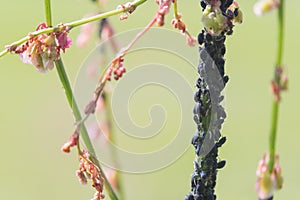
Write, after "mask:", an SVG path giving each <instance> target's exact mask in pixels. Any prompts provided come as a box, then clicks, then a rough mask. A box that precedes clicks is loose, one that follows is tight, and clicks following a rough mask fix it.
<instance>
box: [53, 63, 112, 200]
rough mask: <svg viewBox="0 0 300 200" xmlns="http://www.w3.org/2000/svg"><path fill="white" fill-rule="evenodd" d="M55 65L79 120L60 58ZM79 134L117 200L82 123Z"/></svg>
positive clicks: (108, 190) (107, 187)
mask: <svg viewBox="0 0 300 200" xmlns="http://www.w3.org/2000/svg"><path fill="white" fill-rule="evenodd" d="M55 65H56V69H57V73H58V75H59V79H60V81H61V83H62V85H63V88H64V89H65V94H66V97H67V101H68V103H69V106H70V107H71V109H72V111H73V115H74V117H75V120H76V121H81V119H82V117H81V114H80V111H79V108H78V105H77V103H76V100H75V98H74V94H73V91H72V88H71V85H70V82H69V79H68V76H67V73H66V71H65V68H64V64H63V62H62V60H61V59H59V60H57V61H55ZM80 135H81V138H82V140H83V142H84V144H85V146H86V148H87V149H88V151H89V153H90V154H91V155H92V156H93V158H95V160H94V162H95V164H96V165H97V167H98V168H99V169H100V172H101V174H102V175H103V178H104V180H105V182H104V185H105V188H106V190H107V193H108V195H109V197H110V198H111V199H112V200H118V197H117V195H116V193H115V192H114V190H113V188H112V186H111V185H110V183H109V181H108V179H107V177H106V176H105V174H104V171H103V170H102V168H101V166H100V163H99V161H98V159H97V157H96V153H95V149H94V147H93V145H92V143H91V140H90V137H89V135H88V132H87V129H86V127H85V125H84V123H82V124H81V130H80Z"/></svg>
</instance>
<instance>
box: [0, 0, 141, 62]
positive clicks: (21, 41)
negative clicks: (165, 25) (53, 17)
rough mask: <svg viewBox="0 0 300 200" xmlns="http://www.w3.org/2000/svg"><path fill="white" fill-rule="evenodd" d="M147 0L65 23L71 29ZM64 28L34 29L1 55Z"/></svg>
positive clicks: (0, 53) (9, 46) (131, 7)
mask: <svg viewBox="0 0 300 200" xmlns="http://www.w3.org/2000/svg"><path fill="white" fill-rule="evenodd" d="M146 1H147V0H135V1H133V2H132V3H129V4H126V5H127V7H126V6H120V7H118V8H116V9H115V10H112V11H108V12H105V13H101V14H98V15H95V16H92V17H87V18H84V19H80V20H76V21H73V22H69V23H65V24H64V25H65V26H67V27H69V30H70V29H72V28H74V27H77V26H81V25H83V24H87V23H90V22H93V21H97V20H100V19H103V18H108V17H111V16H114V15H118V14H121V13H123V12H127V11H128V9H131V10H134V9H135V8H136V7H138V6H140V5H141V4H143V3H145V2H146ZM45 2H47V1H46V0H45ZM47 21H48V20H47ZM63 28H64V26H61V25H60V24H59V25H56V26H55V27H49V28H45V29H42V30H38V31H34V32H32V33H30V34H29V35H28V36H26V37H23V38H21V39H20V40H18V41H15V42H13V43H11V44H10V45H7V46H6V49H5V50H3V51H1V52H0V57H2V56H4V55H6V54H7V53H9V52H10V49H13V48H15V47H17V46H19V45H21V44H23V43H24V42H27V41H28V40H29V39H30V38H32V37H34V36H38V35H41V34H48V33H52V32H55V31H60V30H62V29H63Z"/></svg>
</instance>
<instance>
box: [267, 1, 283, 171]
mask: <svg viewBox="0 0 300 200" xmlns="http://www.w3.org/2000/svg"><path fill="white" fill-rule="evenodd" d="M277 45H278V47H277V58H276V66H275V73H274V79H273V81H274V83H275V84H277V85H280V81H281V79H280V77H278V76H277V74H276V71H277V70H278V69H279V68H281V67H282V57H283V45H284V0H281V1H280V4H279V7H278V44H277ZM279 103H280V102H279V101H278V100H276V99H274V100H273V107H272V119H271V120H272V121H271V131H270V142H269V145H270V146H269V152H270V160H269V163H268V170H269V172H270V173H272V171H273V167H274V163H275V152H276V136H277V126H278V115H279Z"/></svg>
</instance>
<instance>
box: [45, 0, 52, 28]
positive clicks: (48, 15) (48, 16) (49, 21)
mask: <svg viewBox="0 0 300 200" xmlns="http://www.w3.org/2000/svg"><path fill="white" fill-rule="evenodd" d="M44 5H45V13H46V24H47V26H52V16H51V1H50V0H44Z"/></svg>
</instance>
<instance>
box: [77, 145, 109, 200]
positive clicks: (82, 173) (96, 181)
mask: <svg viewBox="0 0 300 200" xmlns="http://www.w3.org/2000/svg"><path fill="white" fill-rule="evenodd" d="M91 160H92V159H91V155H90V154H89V153H88V151H87V150H83V151H82V152H81V153H80V155H79V161H80V163H79V169H78V170H77V171H76V175H77V177H78V179H79V182H80V183H81V184H86V183H87V179H90V180H91V184H92V186H93V187H94V188H95V189H96V192H95V195H94V198H93V200H100V199H103V198H104V195H103V184H104V179H103V177H102V174H101V172H100V170H99V169H98V167H97V166H96V165H95V164H94V163H93V162H92V161H91Z"/></svg>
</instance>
